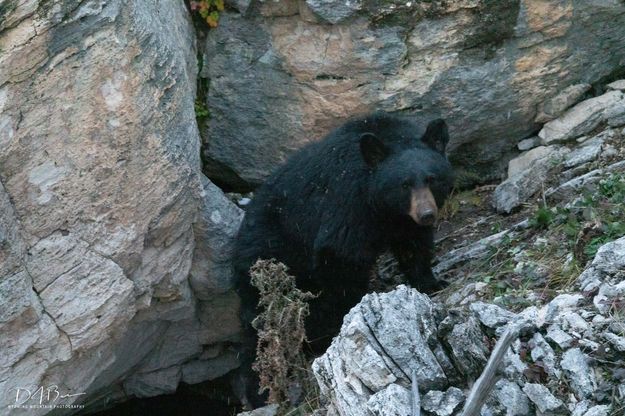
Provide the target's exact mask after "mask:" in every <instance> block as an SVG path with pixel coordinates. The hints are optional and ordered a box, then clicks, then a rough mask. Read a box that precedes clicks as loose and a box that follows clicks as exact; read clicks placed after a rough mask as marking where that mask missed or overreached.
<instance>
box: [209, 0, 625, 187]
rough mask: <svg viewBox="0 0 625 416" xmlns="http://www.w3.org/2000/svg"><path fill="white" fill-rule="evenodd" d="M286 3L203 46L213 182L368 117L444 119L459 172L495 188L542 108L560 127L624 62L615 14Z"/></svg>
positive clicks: (529, 7)
mask: <svg viewBox="0 0 625 416" xmlns="http://www.w3.org/2000/svg"><path fill="white" fill-rule="evenodd" d="M265 3H271V2H265ZM265 3H263V5H264V4H265ZM284 3H288V4H291V5H292V6H293V10H291V7H289V12H290V13H291V14H292V15H290V16H288V17H281V18H276V17H262V16H257V15H256V16H255V17H251V16H250V17H249V18H243V17H241V16H239V15H236V14H232V13H229V12H227V13H224V14H223V15H222V17H221V19H220V28H219V30H215V31H211V32H210V33H209V34H208V37H207V39H206V44H205V45H203V56H204V73H203V76H205V77H206V78H208V80H209V82H210V91H209V94H208V97H206V104H207V106H208V108H209V110H210V112H211V120H210V122H209V123H208V126H206V128H205V131H204V132H203V136H204V144H205V156H206V160H207V161H208V168H207V169H208V172H207V173H208V176H209V177H211V178H215V179H219V180H221V181H224V182H227V183H230V184H233V185H234V186H240V187H245V186H248V185H249V184H258V183H260V182H262V181H263V180H264V179H265V178H266V177H267V176H268V174H269V172H271V171H272V170H273V169H274V168H275V167H276V165H277V164H279V163H280V162H281V161H283V160H284V158H285V157H286V156H288V155H289V154H290V153H291V152H293V151H294V150H295V149H297V148H299V147H301V146H302V145H304V144H305V143H307V142H309V141H312V140H317V139H319V138H321V137H322V136H323V135H324V134H326V133H327V132H328V131H329V130H330V129H331V128H333V127H336V126H337V125H339V124H340V123H341V122H342V121H343V120H344V119H345V118H347V117H350V116H352V115H354V114H358V113H363V112H367V111H371V110H374V109H381V110H387V111H391V112H398V113H402V114H407V115H417V116H423V117H428V118H429V117H438V116H442V117H444V118H446V119H447V120H448V122H449V126H450V134H451V137H452V141H451V143H450V148H449V149H450V153H451V157H452V159H453V160H454V162H455V163H456V164H458V165H463V166H465V167H467V168H468V169H470V170H474V171H478V172H480V173H481V174H482V175H485V176H487V177H489V178H494V177H499V174H500V173H501V171H503V169H504V168H505V166H504V165H503V164H504V163H505V162H506V159H505V158H503V157H502V155H503V154H505V153H506V152H508V151H509V149H511V148H512V147H513V146H514V144H515V143H516V142H517V141H519V140H520V139H522V138H524V137H527V135H528V134H530V133H532V132H533V131H535V130H536V127H537V125H536V124H535V121H534V120H535V118H536V116H537V108H538V107H539V105H541V104H542V108H543V110H545V109H546V111H550V112H551V113H550V114H551V115H553V116H556V115H559V114H552V113H557V112H559V111H561V110H562V109H565V108H566V107H567V106H569V105H571V104H572V103H574V102H575V101H576V100H577V99H578V98H579V96H580V94H582V93H581V91H583V90H584V89H585V88H587V87H586V86H584V84H592V83H594V82H596V81H597V80H599V79H600V78H602V77H604V76H606V75H608V74H610V73H611V72H612V71H613V70H614V69H616V68H617V67H619V66H620V65H622V62H623V60H624V59H625V51H624V50H623V48H621V47H620V46H621V44H620V39H623V37H625V5H623V4H622V3H620V2H609V3H602V5H601V6H600V7H598V6H597V5H596V4H595V3H592V2H590V3H589V2H574V3H566V4H564V3H562V4H560V3H555V4H554V5H553V7H545V5H544V2H542V1H538V0H531V1H523V2H520V1H518V0H505V1H498V2H488V1H485V0H463V1H459V2H421V1H415V2H405V1H385V2H363V1H359V0H355V1H342V0H341V1H339V0H308V1H305V2H304V1H301V2H300V6H302V5H304V6H305V7H299V12H298V9H297V2H295V1H286V2H284ZM298 13H299V14H298ZM248 14H249V13H248ZM311 14H312V17H311ZM283 15H284V14H283ZM316 21H317V22H316ZM331 23H335V24H331ZM597 50H609V51H611V53H606V54H597V52H596V51H597ZM580 85H581V86H580ZM567 87H569V88H568V89H567ZM565 89H566V93H562V94H564V95H562V94H560V93H561V92H562V91H563V90H565ZM558 94H560V96H558ZM543 103H544V104H543ZM285 109H288V111H285ZM502 109H511V110H510V111H503V110H502ZM569 111H570V110H569ZM591 124H592V123H591Z"/></svg>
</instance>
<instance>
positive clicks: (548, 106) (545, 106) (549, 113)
mask: <svg viewBox="0 0 625 416" xmlns="http://www.w3.org/2000/svg"><path fill="white" fill-rule="evenodd" d="M588 90H590V85H589V84H576V85H571V86H568V87H567V88H565V89H564V90H562V91H561V92H560V93H558V94H557V95H556V96H555V97H553V98H550V99H548V100H546V101H545V102H544V103H542V104H541V105H540V106H539V108H538V115H537V116H536V119H535V121H536V122H537V123H545V122H547V121H550V120H553V119H554V118H556V117H559V116H560V115H561V114H562V113H563V112H564V111H565V110H566V109H568V108H569V107H571V106H572V105H574V104H575V103H577V102H578V101H579V100H580V99H581V98H582V97H583V95H584V94H585V93H586V92H588Z"/></svg>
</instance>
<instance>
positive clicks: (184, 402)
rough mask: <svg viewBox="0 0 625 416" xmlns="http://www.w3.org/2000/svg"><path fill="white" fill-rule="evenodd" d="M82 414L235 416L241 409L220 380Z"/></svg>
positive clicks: (95, 415)
mask: <svg viewBox="0 0 625 416" xmlns="http://www.w3.org/2000/svg"><path fill="white" fill-rule="evenodd" d="M85 410H86V412H84V413H81V414H84V415H90V416H145V415H159V416H234V415H236V414H237V413H238V412H240V411H241V410H242V409H241V406H240V404H239V402H238V400H237V399H236V398H235V397H234V396H233V394H232V391H231V390H230V386H229V383H228V382H227V380H223V378H222V379H221V380H213V381H207V382H204V383H200V384H192V385H191V384H185V383H180V385H179V386H178V389H177V390H176V392H175V393H173V394H167V395H161V396H155V397H147V398H132V399H130V400H128V401H126V402H123V403H119V404H117V405H115V406H114V407H111V408H109V409H106V410H103V411H99V412H96V413H90V412H89V411H88V409H85Z"/></svg>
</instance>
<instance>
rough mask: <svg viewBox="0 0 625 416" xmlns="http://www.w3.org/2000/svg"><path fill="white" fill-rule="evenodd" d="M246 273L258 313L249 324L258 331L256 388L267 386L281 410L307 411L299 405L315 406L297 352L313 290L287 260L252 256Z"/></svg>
mask: <svg viewBox="0 0 625 416" xmlns="http://www.w3.org/2000/svg"><path fill="white" fill-rule="evenodd" d="M250 275H251V283H252V285H254V286H255V287H256V288H257V289H258V291H259V294H260V299H259V303H258V306H259V310H260V313H259V315H258V316H257V317H256V319H255V320H254V321H253V322H252V325H253V326H254V328H255V329H256V330H257V331H258V344H257V351H256V361H255V362H254V366H253V369H254V371H256V372H257V373H258V374H259V376H260V387H261V391H263V392H264V391H268V392H269V398H268V401H269V403H277V404H280V406H281V408H280V414H282V415H293V416H294V415H299V414H302V415H303V414H308V413H299V410H300V409H301V410H302V411H304V410H305V409H307V408H310V409H314V408H316V407H318V404H317V403H316V397H317V391H316V383H314V380H313V378H312V374H311V373H310V365H309V363H308V361H307V359H306V356H305V354H304V352H303V346H304V344H305V342H306V332H305V327H304V322H305V319H306V317H307V316H308V314H309V307H308V301H309V300H310V299H313V298H314V297H315V296H314V295H313V294H311V293H310V292H302V291H300V290H299V289H298V288H297V287H296V286H295V278H294V277H293V276H291V275H290V274H289V273H288V268H287V266H285V265H284V264H283V263H279V262H277V261H275V260H273V259H272V260H259V261H257V262H256V264H254V266H252V268H251V269H250ZM296 406H297V407H296Z"/></svg>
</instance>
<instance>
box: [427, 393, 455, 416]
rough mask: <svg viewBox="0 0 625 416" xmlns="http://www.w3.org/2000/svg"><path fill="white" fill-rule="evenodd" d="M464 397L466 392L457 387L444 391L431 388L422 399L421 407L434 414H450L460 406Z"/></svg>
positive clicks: (447, 415) (448, 415)
mask: <svg viewBox="0 0 625 416" xmlns="http://www.w3.org/2000/svg"><path fill="white" fill-rule="evenodd" d="M464 399H465V397H464V393H463V392H462V390H460V389H459V388H456V387H450V388H449V389H447V391H444V392H443V391H436V390H431V391H429V392H428V393H427V394H426V395H425V396H423V398H422V399H421V407H422V408H423V410H425V411H427V412H429V413H431V414H433V415H437V416H450V415H453V414H454V412H455V411H456V410H457V409H459V408H460V405H461V404H462V402H464Z"/></svg>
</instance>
